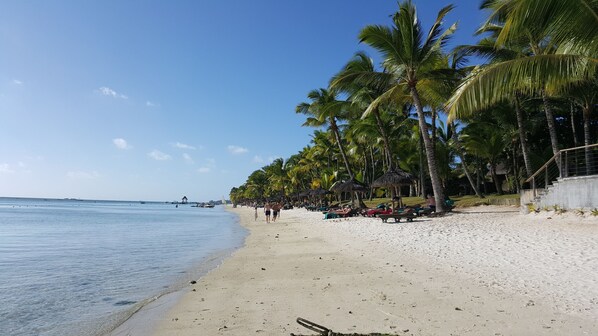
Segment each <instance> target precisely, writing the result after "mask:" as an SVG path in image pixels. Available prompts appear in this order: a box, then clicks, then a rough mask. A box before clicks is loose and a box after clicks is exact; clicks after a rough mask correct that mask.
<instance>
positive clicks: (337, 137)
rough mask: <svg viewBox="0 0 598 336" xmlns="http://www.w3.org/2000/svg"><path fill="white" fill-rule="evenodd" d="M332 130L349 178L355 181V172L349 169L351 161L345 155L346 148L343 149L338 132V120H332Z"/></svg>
mask: <svg viewBox="0 0 598 336" xmlns="http://www.w3.org/2000/svg"><path fill="white" fill-rule="evenodd" d="M330 128H331V129H332V132H333V133H334V137H335V138H336V143H337V144H338V150H339V151H340V153H341V157H342V158H343V162H344V163H345V168H346V169H347V173H348V174H349V178H350V179H351V180H352V179H353V172H352V171H351V168H350V167H349V160H348V159H347V154H346V153H345V148H344V147H343V142H342V139H341V135H340V134H339V131H338V126H337V125H336V120H335V119H334V118H330Z"/></svg>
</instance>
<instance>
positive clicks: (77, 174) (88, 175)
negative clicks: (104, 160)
mask: <svg viewBox="0 0 598 336" xmlns="http://www.w3.org/2000/svg"><path fill="white" fill-rule="evenodd" d="M66 176H67V177H68V178H70V179H74V180H94V179H97V178H98V177H100V174H99V173H98V172H97V171H91V172H85V171H70V172H67V173H66Z"/></svg>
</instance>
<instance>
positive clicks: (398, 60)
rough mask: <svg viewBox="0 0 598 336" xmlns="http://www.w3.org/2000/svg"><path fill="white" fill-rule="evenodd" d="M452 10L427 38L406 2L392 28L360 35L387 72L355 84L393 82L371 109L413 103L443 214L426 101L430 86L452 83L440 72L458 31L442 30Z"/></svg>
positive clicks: (447, 9)
mask: <svg viewBox="0 0 598 336" xmlns="http://www.w3.org/2000/svg"><path fill="white" fill-rule="evenodd" d="M452 8H453V6H447V7H444V8H443V9H441V10H440V11H439V12H438V16H437V18H436V21H435V22H434V24H433V25H432V27H431V28H430V30H429V31H428V34H424V31H423V29H422V26H421V21H419V20H418V18H417V15H416V8H415V6H414V5H413V4H412V3H411V1H404V2H402V3H400V4H399V11H398V12H396V13H395V14H394V15H393V17H392V20H393V26H392V27H385V26H377V25H376V26H373V25H372V26H367V27H365V28H364V29H363V30H362V31H361V33H360V34H359V38H360V40H361V42H363V43H366V44H368V45H369V46H371V47H372V48H374V49H376V50H377V51H379V52H380V53H381V54H382V57H383V59H384V61H383V62H384V68H385V70H386V71H385V72H378V73H373V74H371V75H363V76H361V77H360V78H357V79H356V80H359V81H363V82H366V83H377V82H387V81H389V77H390V78H391V80H392V82H393V85H392V86H391V87H390V89H388V90H387V91H386V92H385V93H384V94H382V95H381V96H380V97H379V98H378V99H376V100H375V101H374V102H373V103H372V104H370V107H369V108H368V109H374V108H376V106H377V105H378V104H380V103H382V102H384V101H388V100H394V101H396V102H402V101H405V99H406V98H407V97H408V98H409V100H410V101H411V102H412V103H413V105H414V106H415V109H416V111H417V116H418V121H419V128H420V131H421V134H422V137H423V141H424V147H425V150H426V159H427V162H428V169H429V172H430V179H431V180H432V189H433V190H434V196H435V198H436V204H437V206H438V211H444V190H443V188H442V183H441V180H440V177H439V174H438V167H437V164H436V155H435V153H434V150H433V145H432V140H431V139H430V136H429V133H428V125H427V124H426V120H425V116H424V103H423V101H424V100H428V101H430V99H429V98H430V97H431V96H432V95H431V94H430V92H431V90H430V89H429V88H430V87H431V85H430V84H432V83H434V84H437V83H438V84H442V83H444V82H448V81H449V79H450V76H447V73H448V71H447V70H445V69H439V68H438V65H439V64H440V63H442V61H443V60H444V57H443V55H442V50H441V48H442V47H443V46H444V45H445V43H446V42H447V40H448V37H449V36H450V35H451V34H452V33H453V32H454V31H455V30H456V28H457V26H456V24H453V25H452V26H450V27H449V28H448V29H447V30H444V31H443V30H442V28H441V26H442V20H443V19H444V17H445V16H446V14H447V13H449V12H450V11H451V10H452ZM451 73H452V72H451ZM446 85H450V84H448V83H447V84H446ZM422 98H423V99H422Z"/></svg>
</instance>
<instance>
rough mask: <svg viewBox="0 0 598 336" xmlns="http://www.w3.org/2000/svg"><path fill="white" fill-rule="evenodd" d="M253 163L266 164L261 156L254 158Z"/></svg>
mask: <svg viewBox="0 0 598 336" xmlns="http://www.w3.org/2000/svg"><path fill="white" fill-rule="evenodd" d="M253 162H255V163H264V158H262V157H261V156H259V155H256V156H254V157H253Z"/></svg>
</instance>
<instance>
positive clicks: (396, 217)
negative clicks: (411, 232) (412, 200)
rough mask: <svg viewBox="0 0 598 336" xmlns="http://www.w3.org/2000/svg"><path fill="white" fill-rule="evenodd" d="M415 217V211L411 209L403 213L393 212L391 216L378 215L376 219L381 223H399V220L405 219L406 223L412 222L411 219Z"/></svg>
mask: <svg viewBox="0 0 598 336" xmlns="http://www.w3.org/2000/svg"><path fill="white" fill-rule="evenodd" d="M415 217H417V214H416V213H415V211H414V210H413V209H411V208H408V209H405V210H404V211H403V212H394V213H391V214H380V215H378V218H380V219H381V220H382V223H388V219H390V218H392V219H394V222H395V223H399V222H400V221H401V219H405V220H406V221H407V222H413V219H414V218H415Z"/></svg>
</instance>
